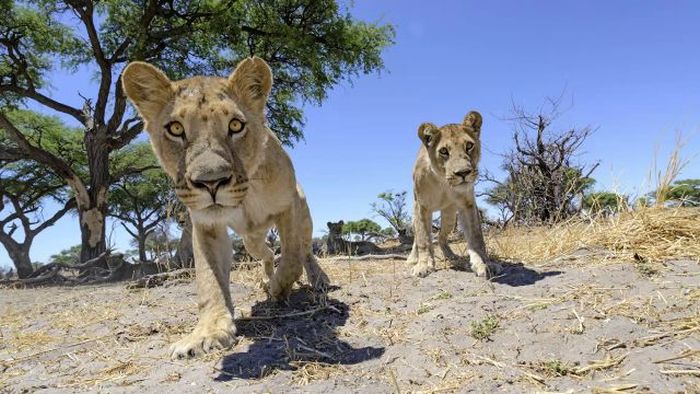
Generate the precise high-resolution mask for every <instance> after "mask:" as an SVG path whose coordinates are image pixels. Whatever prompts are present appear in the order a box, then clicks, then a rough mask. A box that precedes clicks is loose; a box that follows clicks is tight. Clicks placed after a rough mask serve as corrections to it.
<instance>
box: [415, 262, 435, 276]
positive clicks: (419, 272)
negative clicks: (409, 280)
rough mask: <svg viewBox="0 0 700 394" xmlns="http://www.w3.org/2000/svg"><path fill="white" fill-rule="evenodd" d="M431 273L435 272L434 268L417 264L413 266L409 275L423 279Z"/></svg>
mask: <svg viewBox="0 0 700 394" xmlns="http://www.w3.org/2000/svg"><path fill="white" fill-rule="evenodd" d="M433 271H435V268H433V267H432V266H430V265H428V264H425V263H420V262H419V263H417V264H416V265H414V266H413V269H412V270H411V275H413V276H415V277H418V278H425V277H426V276H428V275H430V273H431V272H433Z"/></svg>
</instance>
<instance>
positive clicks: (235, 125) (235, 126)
mask: <svg viewBox="0 0 700 394" xmlns="http://www.w3.org/2000/svg"><path fill="white" fill-rule="evenodd" d="M243 127H245V123H243V122H241V121H240V120H238V119H231V121H230V122H228V131H229V133H230V134H237V133H240V132H241V131H243Z"/></svg>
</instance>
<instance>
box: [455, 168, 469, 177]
mask: <svg viewBox="0 0 700 394" xmlns="http://www.w3.org/2000/svg"><path fill="white" fill-rule="evenodd" d="M471 173H472V170H462V171H455V175H457V176H458V177H460V178H466V177H467V175H469V174H471Z"/></svg>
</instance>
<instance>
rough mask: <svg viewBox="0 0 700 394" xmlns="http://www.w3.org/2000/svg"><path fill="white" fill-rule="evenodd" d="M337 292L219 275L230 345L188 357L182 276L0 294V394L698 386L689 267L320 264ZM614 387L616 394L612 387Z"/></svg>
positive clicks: (698, 273) (698, 341)
mask: <svg viewBox="0 0 700 394" xmlns="http://www.w3.org/2000/svg"><path fill="white" fill-rule="evenodd" d="M322 264H323V266H324V267H325V268H326V269H327V271H328V272H329V274H330V276H331V278H332V280H333V282H334V284H335V285H336V287H334V289H333V290H332V291H331V292H329V293H328V294H327V297H318V296H317V295H315V294H313V293H311V292H310V291H308V290H307V289H305V288H303V287H302V288H299V289H297V290H295V291H294V293H293V295H292V297H291V300H290V303H289V305H278V304H274V303H271V302H268V301H266V300H265V295H264V294H263V292H262V290H260V289H259V287H258V285H257V281H258V280H259V278H260V275H261V274H260V272H259V268H258V267H255V268H254V269H250V268H239V269H237V270H234V271H233V272H232V275H231V283H232V284H231V291H232V293H233V299H234V300H235V301H234V302H235V305H236V307H237V311H236V315H237V326H238V332H239V334H240V336H241V337H240V341H239V342H238V344H237V345H236V346H235V347H234V348H232V349H229V350H226V351H223V352H218V353H214V354H210V355H208V356H206V357H204V358H200V359H197V360H191V361H171V360H170V359H169V358H168V346H169V344H170V343H171V342H173V341H174V340H175V339H177V338H179V337H180V336H181V335H183V334H184V333H186V332H188V331H189V330H191V329H192V327H193V326H194V324H195V322H196V305H195V302H194V299H195V289H194V284H193V282H192V279H179V280H172V281H168V282H166V283H165V284H164V285H163V286H159V287H155V288H151V289H136V290H129V289H127V288H126V286H125V284H124V283H121V284H114V285H104V286H82V287H68V288H67V287H52V288H41V289H23V290H16V289H3V290H0V319H1V323H0V392H10V393H15V392H17V393H19V392H52V393H53V392H83V391H91V392H94V391H100V392H154V391H159V392H178V393H179V392H333V393H346V392H348V393H349V392H359V393H375V392H377V393H384V392H402V393H406V392H469V391H476V392H489V393H491V392H538V391H541V392H655V393H660V392H689V393H690V392H692V393H698V392H700V372H699V371H700V264H698V262H697V261H675V262H669V263H666V264H664V265H663V266H661V265H659V266H657V268H658V272H657V273H655V274H654V273H653V272H651V270H649V269H648V267H646V268H645V267H643V266H638V265H637V266H635V265H634V264H632V263H628V264H614V263H601V262H596V263H586V262H585V261H583V262H581V261H578V262H569V261H559V262H556V263H549V264H543V265H539V266H529V267H525V266H522V265H519V264H512V265H508V266H507V269H506V272H505V276H503V277H500V278H496V279H495V280H494V281H492V282H486V281H484V280H481V279H478V278H476V277H475V276H474V275H473V274H472V273H471V272H467V271H454V270H450V269H441V270H440V271H438V272H435V273H433V274H432V275H431V276H429V277H427V278H425V279H416V278H413V277H411V276H410V275H408V270H407V269H406V268H405V267H404V265H403V262H401V261H369V262H359V261H354V262H347V261H344V262H339V261H324V262H323V263H322ZM615 390H619V391H615Z"/></svg>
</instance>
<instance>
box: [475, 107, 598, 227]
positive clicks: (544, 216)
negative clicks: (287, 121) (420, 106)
mask: <svg viewBox="0 0 700 394" xmlns="http://www.w3.org/2000/svg"><path fill="white" fill-rule="evenodd" d="M561 102H562V97H559V98H557V99H547V100H546V103H545V106H543V107H542V109H541V110H540V111H539V112H537V113H529V112H527V111H526V110H525V109H524V108H522V107H520V106H517V105H515V104H514V105H513V110H512V111H513V116H512V117H510V118H508V119H507V120H509V121H511V122H512V124H513V134H512V137H513V142H514V145H515V147H514V148H513V150H512V151H511V152H509V153H506V154H504V155H503V164H502V166H501V168H502V169H503V171H504V172H505V173H506V178H505V180H498V179H496V178H495V177H494V176H493V175H492V174H490V173H488V172H485V173H484V175H483V178H484V179H485V180H486V181H489V182H492V183H494V184H495V186H494V187H492V188H490V189H489V190H487V191H486V192H484V193H481V195H485V196H486V197H487V201H488V202H489V203H491V204H494V205H496V206H497V207H499V208H500V209H501V211H502V219H503V223H504V224H506V223H507V222H508V221H510V220H511V219H513V220H515V221H517V222H519V223H550V222H554V221H558V220H562V219H565V218H567V217H569V216H570V215H572V214H573V213H575V212H576V211H577V208H576V207H575V206H574V201H575V200H576V199H577V198H579V199H580V198H582V197H583V194H584V192H585V191H586V190H587V189H589V188H590V187H591V186H592V185H593V183H594V182H595V181H594V180H593V179H592V178H591V177H590V175H591V174H592V173H593V171H594V170H595V169H596V168H597V167H598V163H596V164H594V165H592V166H588V165H585V164H578V163H576V162H575V158H576V156H577V155H578V154H579V153H580V149H581V146H582V145H583V143H584V142H585V141H586V139H587V138H588V137H589V136H590V135H591V133H592V132H593V129H592V128H591V127H590V126H586V127H582V128H570V129H566V130H564V131H553V130H552V127H551V126H552V123H553V122H554V121H555V120H556V119H557V118H558V117H559V116H561V114H562V111H561V110H560V105H561ZM579 208H580V206H579Z"/></svg>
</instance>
